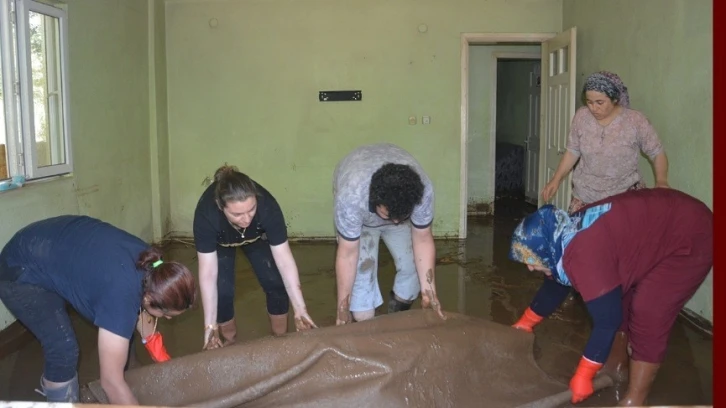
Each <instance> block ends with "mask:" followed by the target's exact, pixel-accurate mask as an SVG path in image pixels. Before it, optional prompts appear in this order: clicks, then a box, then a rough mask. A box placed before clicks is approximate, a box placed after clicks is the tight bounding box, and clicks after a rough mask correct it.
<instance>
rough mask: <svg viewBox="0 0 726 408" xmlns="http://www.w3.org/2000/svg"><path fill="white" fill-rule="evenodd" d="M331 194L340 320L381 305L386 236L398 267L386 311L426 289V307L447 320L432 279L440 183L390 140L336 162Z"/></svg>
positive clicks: (363, 316) (403, 306)
mask: <svg viewBox="0 0 726 408" xmlns="http://www.w3.org/2000/svg"><path fill="white" fill-rule="evenodd" d="M333 196H334V200H335V229H336V232H337V238H338V248H337V252H336V259H335V272H336V277H337V281H338V282H337V283H338V285H337V286H338V314H337V316H338V317H337V320H336V324H338V325H340V324H346V323H349V322H351V320H352V319H354V320H356V321H361V320H367V319H371V318H373V316H374V315H375V309H376V308H377V307H378V306H380V305H382V304H383V297H382V295H381V290H380V288H379V287H378V242H379V240H380V239H383V242H385V244H386V247H388V250H389V252H390V253H391V255H392V256H393V260H394V262H395V264H396V278H395V282H394V284H393V290H391V292H390V300H389V303H388V313H393V312H397V311H402V310H408V309H409V308H410V307H411V304H412V303H413V301H414V300H415V299H416V298H417V297H418V295H419V292H421V288H423V291H422V292H423V295H422V298H421V305H422V307H430V308H432V309H434V310H436V312H437V313H438V314H439V315H440V316H441V317H442V318H445V317H444V314H443V312H442V310H441V304H440V303H439V300H438V298H437V296H436V282H435V280H434V266H435V263H436V248H435V246H434V237H433V234H432V232H431V224H432V222H433V218H434V188H433V185H432V183H431V179H429V177H428V176H427V175H426V173H425V172H424V170H423V168H422V167H421V165H420V164H419V163H418V162H417V161H416V159H414V158H413V156H411V154H409V153H408V152H406V151H405V150H403V149H402V148H400V147H398V146H396V145H393V144H389V143H381V144H373V145H367V146H362V147H359V148H357V149H356V150H354V151H352V152H351V153H349V154H348V155H347V156H346V157H344V158H343V160H341V161H340V162H339V163H338V165H337V166H336V168H335V173H334V175H333Z"/></svg>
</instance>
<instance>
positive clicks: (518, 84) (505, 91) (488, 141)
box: [466, 43, 541, 218]
mask: <svg viewBox="0 0 726 408" xmlns="http://www.w3.org/2000/svg"><path fill="white" fill-rule="evenodd" d="M467 50H468V54H469V61H468V104H469V106H468V137H467V139H468V140H467V156H468V160H467V174H466V176H467V187H468V188H467V194H468V196H467V216H468V217H467V218H471V217H477V218H478V216H482V215H492V214H494V212H495V208H497V211H496V212H497V213H498V214H500V215H503V214H502V213H501V212H500V211H499V210H500V209H501V210H502V211H505V210H507V209H509V208H511V207H512V205H511V203H509V201H511V200H512V199H516V200H517V202H516V204H518V207H522V205H523V204H525V201H524V198H525V193H526V192H528V193H529V195H530V196H532V197H531V199H530V201H531V200H534V202H535V204H536V200H537V187H538V179H537V175H538V168H537V163H538V158H539V157H538V151H539V141H538V139H536V137H537V136H538V134H539V128H538V126H539V109H540V108H539V98H540V95H539V92H540V91H541V88H540V87H539V82H538V79H539V76H540V66H539V63H540V58H541V45H540V44H526V43H524V44H523V43H519V44H472V45H468V49H467ZM526 146H531V149H532V150H535V151H534V152H531V153H530V154H529V155H527V154H526V152H527V150H528V148H527V147H526ZM533 156H534V157H533ZM528 162H529V166H528V168H527V169H525V165H526V164H527V163H528ZM526 186H529V190H530V191H527V188H526ZM500 198H501V199H502V200H503V201H502V202H501V203H502V204H504V205H502V206H501V208H499V206H498V205H497V199H500ZM515 212H516V213H518V214H519V213H521V211H515Z"/></svg>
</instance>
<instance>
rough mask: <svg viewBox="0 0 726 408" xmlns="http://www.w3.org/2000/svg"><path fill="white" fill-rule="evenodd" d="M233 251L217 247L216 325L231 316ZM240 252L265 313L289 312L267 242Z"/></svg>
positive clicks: (243, 247)
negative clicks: (264, 303) (259, 291)
mask: <svg viewBox="0 0 726 408" xmlns="http://www.w3.org/2000/svg"><path fill="white" fill-rule="evenodd" d="M236 249H237V248H235V247H219V246H218V247H217V266H218V269H217V323H224V322H227V321H230V320H232V318H233V317H234V280H235V273H234V262H235V257H236V253H237V251H236ZM242 251H243V252H244V254H245V256H247V259H248V260H249V261H250V264H251V265H252V270H253V271H254V272H255V275H256V276H257V281H258V282H259V283H260V286H262V290H264V291H265V295H266V296H267V313H269V314H271V315H284V314H286V313H287V312H288V310H289V309H290V299H289V298H288V296H287V291H286V290H285V284H284V282H283V281H282V275H280V271H279V270H278V269H277V265H276V264H275V259H274V258H273V257H272V250H271V249H270V244H269V243H268V242H267V240H262V239H260V240H258V241H256V242H253V243H251V244H247V245H243V246H242Z"/></svg>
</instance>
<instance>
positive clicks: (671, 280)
mask: <svg viewBox="0 0 726 408" xmlns="http://www.w3.org/2000/svg"><path fill="white" fill-rule="evenodd" d="M509 256H510V258H511V259H512V260H515V261H519V262H522V263H525V264H527V267H528V268H529V270H530V271H534V270H537V271H541V272H543V273H544V274H545V275H546V279H545V281H544V283H543V285H542V287H541V288H540V289H539V291H538V292H537V294H536V295H535V298H534V300H533V301H532V303H531V304H530V306H529V307H528V308H527V310H526V311H525V312H524V314H523V315H522V317H521V318H520V320H519V321H518V322H517V323H515V324H514V327H516V328H518V329H522V330H526V331H530V332H531V331H532V329H533V327H534V326H535V325H536V324H538V323H539V322H540V321H542V319H543V318H544V317H547V316H548V315H550V314H551V313H552V312H554V311H555V309H557V307H558V306H559V304H560V303H561V302H562V301H563V300H564V298H565V297H566V296H567V294H568V293H569V291H570V287H572V288H574V289H575V290H576V291H578V292H579V293H580V294H581V295H582V298H583V300H584V301H585V304H586V305H587V309H588V312H589V313H590V315H591V317H592V320H593V329H592V333H591V334H590V338H589V340H588V343H587V345H586V346H585V350H584V353H583V356H582V359H581V360H580V363H579V365H578V367H577V371H576V372H575V375H574V376H573V377H572V380H571V381H570V389H571V390H572V402H573V403H576V402H580V401H582V400H584V399H585V398H587V397H589V396H590V395H591V394H592V393H593V388H592V379H593V377H594V376H595V374H596V373H597V372H598V370H600V369H601V368H603V371H604V372H607V373H610V374H615V375H616V379H618V377H620V378H621V379H624V378H627V375H626V374H629V383H628V391H627V393H626V395H625V396H624V398H623V399H622V400H621V401H620V405H621V406H639V405H643V404H644V403H645V399H646V397H647V396H648V393H649V392H650V387H651V384H652V381H653V379H654V378H655V376H656V373H657V371H658V368H659V367H660V363H661V362H662V361H663V358H664V356H665V352H666V346H667V343H668V337H669V334H670V331H671V329H672V327H673V324H674V322H675V320H676V317H677V316H678V313H679V312H680V311H681V309H682V308H683V306H684V305H685V303H686V302H687V301H688V299H690V298H691V296H693V294H694V293H695V292H696V290H697V289H698V287H699V286H700V285H701V283H702V282H703V280H704V279H705V278H706V276H707V275H708V273H709V271H710V270H711V267H712V266H713V212H712V211H711V210H710V209H709V208H708V207H707V206H706V205H705V204H704V203H702V202H701V201H699V200H697V199H695V198H693V197H691V196H689V195H687V194H685V193H682V192H680V191H677V190H671V189H664V188H657V189H645V190H635V191H628V192H625V193H621V194H617V195H614V196H612V197H609V198H606V199H604V200H601V201H598V202H596V203H593V204H591V205H589V206H587V207H585V208H583V209H582V210H580V211H578V212H576V213H574V214H572V215H568V214H567V213H566V212H565V211H562V210H559V209H557V208H555V207H553V206H551V205H545V206H543V207H541V208H540V209H539V210H537V212H535V213H533V214H531V215H529V216H528V217H526V218H525V219H524V220H523V221H522V223H521V224H520V225H519V226H518V227H517V229H516V230H515V233H514V236H513V237H512V247H511V250H510V254H509ZM616 336H617V340H616V341H614V340H615V339H616ZM628 341H629V342H630V346H631V350H632V353H631V355H630V361H629V370H628V368H627V367H628V353H627V351H626V348H627V345H628ZM628 371H629V372H628Z"/></svg>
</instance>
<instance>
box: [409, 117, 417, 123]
mask: <svg viewBox="0 0 726 408" xmlns="http://www.w3.org/2000/svg"><path fill="white" fill-rule="evenodd" d="M408 124H409V125H415V124H416V117H415V116H409V117H408Z"/></svg>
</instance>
